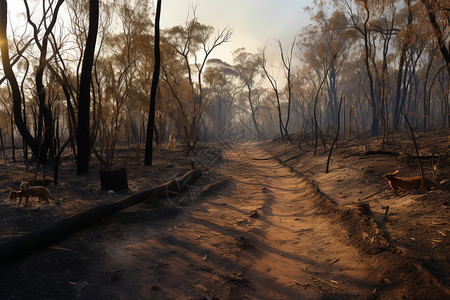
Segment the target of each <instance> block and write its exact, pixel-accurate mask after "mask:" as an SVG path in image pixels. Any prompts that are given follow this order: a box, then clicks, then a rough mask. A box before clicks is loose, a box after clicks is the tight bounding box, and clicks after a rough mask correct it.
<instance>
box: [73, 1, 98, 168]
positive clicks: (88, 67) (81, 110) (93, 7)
mask: <svg viewBox="0 0 450 300" xmlns="http://www.w3.org/2000/svg"><path fill="white" fill-rule="evenodd" d="M98 17H99V0H90V1H89V32H88V37H87V40H86V49H85V52H84V57H83V65H82V67H81V79H80V93H79V98H78V127H77V146H78V149H77V174H85V173H87V172H89V156H90V146H91V141H90V138H89V136H90V133H89V125H90V122H89V120H90V118H89V111H90V110H89V107H90V103H91V101H90V97H91V78H92V65H93V64H94V53H95V44H96V41H97V32H98Z"/></svg>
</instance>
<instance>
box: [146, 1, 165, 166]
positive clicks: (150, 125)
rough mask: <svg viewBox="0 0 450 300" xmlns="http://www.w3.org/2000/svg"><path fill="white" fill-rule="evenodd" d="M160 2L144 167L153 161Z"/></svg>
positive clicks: (158, 66) (156, 23)
mask: <svg viewBox="0 0 450 300" xmlns="http://www.w3.org/2000/svg"><path fill="white" fill-rule="evenodd" d="M161 1H162V0H158V3H157V4H156V15H155V66H154V70H153V78H152V89H151V90H150V106H149V111H148V123H147V140H146V142H145V160H144V165H146V166H151V165H152V160H153V129H154V127H155V109H156V92H157V90H158V82H159V72H160V66H161V50H160V48H159V40H160V34H159V19H160V17H161Z"/></svg>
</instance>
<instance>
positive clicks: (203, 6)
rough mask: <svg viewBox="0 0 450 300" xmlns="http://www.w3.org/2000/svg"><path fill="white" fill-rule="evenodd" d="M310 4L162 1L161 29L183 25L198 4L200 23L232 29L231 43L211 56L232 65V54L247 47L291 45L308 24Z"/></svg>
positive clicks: (280, 0)
mask: <svg viewBox="0 0 450 300" xmlns="http://www.w3.org/2000/svg"><path fill="white" fill-rule="evenodd" d="M311 2H312V1H311V0H307V1H305V0H278V1H274V0H227V1H223V0H199V1H196V2H195V1H192V0H163V7H162V13H161V26H162V27H163V28H164V27H170V26H174V25H177V24H182V23H184V21H185V20H186V16H187V13H188V10H189V9H190V8H192V5H195V3H197V15H198V18H199V21H200V22H201V23H204V24H208V25H212V26H214V27H216V28H224V27H225V26H231V27H232V28H233V29H234V33H233V36H232V38H231V42H229V43H228V44H227V45H225V46H221V47H220V49H219V48H218V49H217V50H216V51H215V52H214V53H213V54H212V55H213V56H214V57H219V58H221V59H224V60H226V61H228V62H231V52H233V51H234V50H236V49H237V48H240V47H245V48H246V49H247V51H249V52H256V51H257V49H258V48H263V47H264V46H265V44H266V42H267V41H268V40H270V39H279V40H281V41H282V42H283V43H284V44H286V45H288V44H290V43H292V40H293V39H294V37H295V35H296V34H297V33H298V32H299V31H300V29H301V28H302V27H303V26H306V25H308V24H309V17H310V16H309V14H308V13H306V12H305V11H304V9H303V8H304V7H305V6H311V5H312V4H311Z"/></svg>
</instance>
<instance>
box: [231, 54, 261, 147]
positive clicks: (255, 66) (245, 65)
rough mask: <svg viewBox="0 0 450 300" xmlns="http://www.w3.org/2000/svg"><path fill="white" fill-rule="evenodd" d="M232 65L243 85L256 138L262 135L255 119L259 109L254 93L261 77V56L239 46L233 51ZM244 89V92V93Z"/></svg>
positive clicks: (258, 102)
mask: <svg viewBox="0 0 450 300" xmlns="http://www.w3.org/2000/svg"><path fill="white" fill-rule="evenodd" d="M233 67H234V69H235V70H236V72H237V74H238V78H239V81H240V83H241V85H242V87H243V94H245V98H246V100H247V102H248V107H249V108H250V114H251V119H252V122H253V126H254V129H255V132H256V136H257V137H258V138H261V137H262V134H261V129H260V126H259V125H258V122H257V120H256V112H257V111H258V109H259V104H260V101H259V100H260V98H259V96H258V95H259V94H258V93H256V92H257V90H258V83H259V80H260V79H261V78H260V77H261V76H260V74H261V56H260V55H259V54H252V53H249V52H246V51H245V48H239V49H237V50H236V51H234V53H233ZM244 90H245V93H244Z"/></svg>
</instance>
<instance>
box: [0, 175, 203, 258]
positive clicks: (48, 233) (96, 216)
mask: <svg viewBox="0 0 450 300" xmlns="http://www.w3.org/2000/svg"><path fill="white" fill-rule="evenodd" d="M200 175H201V172H200V171H199V170H197V169H194V170H191V171H189V172H188V173H186V174H185V175H184V176H182V177H181V178H177V179H175V180H173V181H170V182H168V183H166V184H163V185H160V186H157V187H155V188H152V189H148V190H143V191H141V192H138V193H136V194H133V195H130V196H127V197H125V198H123V199H121V200H118V201H116V202H112V203H108V204H103V205H100V206H97V207H94V208H91V209H89V210H87V211H85V212H82V213H80V214H77V215H75V216H72V217H69V218H67V219H63V220H61V221H59V222H56V223H54V224H52V225H49V226H47V227H44V228H42V229H40V230H37V231H35V232H32V233H29V234H27V235H24V236H20V237H17V238H15V239H12V240H10V241H8V242H5V243H2V244H1V245H0V265H2V264H5V263H8V262H9V261H11V260H12V259H15V258H18V257H20V256H22V255H26V254H30V253H32V252H33V251H36V250H38V249H41V248H43V247H46V246H48V245H51V244H54V243H55V242H57V241H58V240H60V239H62V238H64V237H66V236H68V235H70V234H72V233H74V232H77V231H79V230H81V229H83V228H85V227H87V226H89V225H91V224H93V223H94V222H97V221H99V220H101V219H103V218H106V217H108V216H110V215H112V214H115V213H116V212H119V211H121V210H123V209H126V208H128V207H130V206H133V205H136V204H139V203H142V202H144V201H145V200H147V199H149V198H150V199H154V198H156V197H164V196H166V197H167V196H170V195H174V194H177V193H179V192H181V191H183V190H184V189H186V187H187V186H188V185H189V184H191V183H192V182H194V181H195V180H196V179H197V178H198V177H200Z"/></svg>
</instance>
